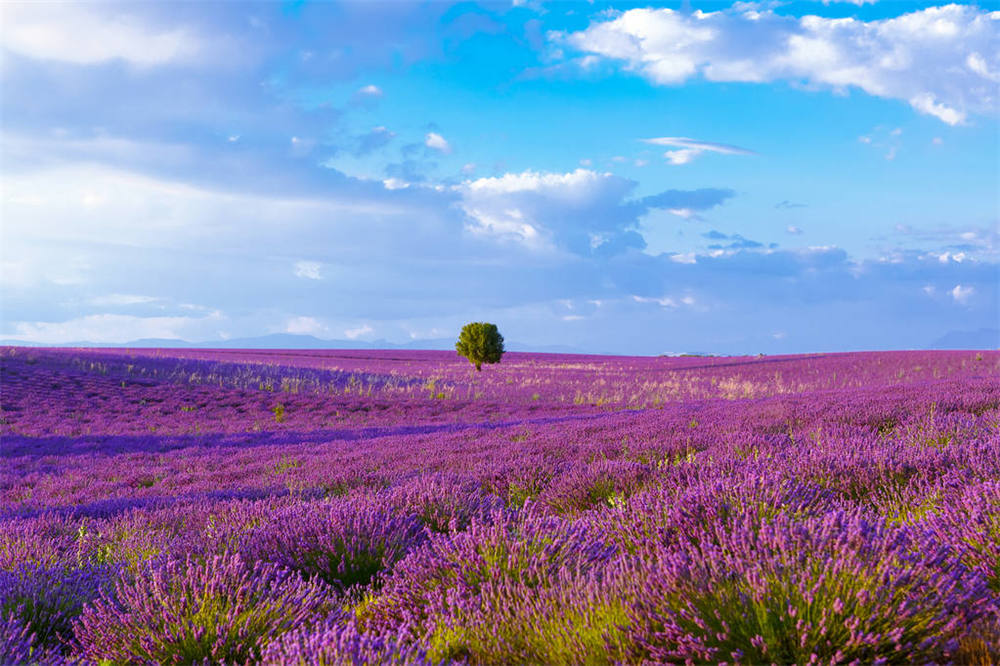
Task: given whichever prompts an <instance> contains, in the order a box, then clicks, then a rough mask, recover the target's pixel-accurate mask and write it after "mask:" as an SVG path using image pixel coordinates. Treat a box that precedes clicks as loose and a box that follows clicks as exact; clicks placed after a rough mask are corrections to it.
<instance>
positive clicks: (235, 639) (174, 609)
mask: <svg viewBox="0 0 1000 666" xmlns="http://www.w3.org/2000/svg"><path fill="white" fill-rule="evenodd" d="M337 608H338V607H337V605H336V603H335V602H334V600H333V598H332V596H331V594H330V590H329V589H328V588H326V587H325V586H324V585H323V584H322V583H320V582H317V581H305V580H303V579H302V578H300V577H299V576H298V575H296V574H295V573H294V572H291V571H289V570H287V569H282V568H280V567H276V566H274V565H269V564H264V563H256V564H251V563H249V562H247V561H246V560H244V559H243V558H242V557H241V556H239V555H238V554H225V555H220V556H216V557H213V558H211V559H209V560H207V561H198V560H194V559H191V558H187V559H184V560H180V559H168V560H166V561H163V562H161V563H159V564H150V565H149V566H148V567H147V569H146V571H144V572H143V574H142V575H140V576H137V577H136V578H134V579H130V578H123V579H120V580H119V581H118V583H117V584H116V585H115V588H114V591H113V593H109V594H104V595H102V596H101V598H100V599H98V600H97V601H95V602H93V603H92V604H90V605H88V606H87V607H86V608H85V610H84V612H83V615H82V616H81V617H80V619H79V621H78V622H77V624H76V639H77V641H78V642H79V646H80V648H79V649H80V652H81V653H82V655H83V656H84V657H85V658H87V659H91V660H95V661H101V660H107V661H109V662H111V663H116V664H117V663H122V664H124V663H135V662H141V663H148V662H153V663H164V664H191V663H200V662H202V661H203V660H209V661H210V662H211V663H234V664H235V663H245V662H247V661H256V660H258V659H259V658H260V654H261V650H262V649H263V648H264V646H265V645H266V644H267V643H268V642H269V641H271V640H273V639H274V638H276V637H277V636H279V635H281V634H282V633H284V632H286V631H289V630H291V629H294V628H296V627H299V626H301V625H304V624H310V623H312V622H315V621H316V620H317V619H318V618H319V617H322V616H325V615H328V614H330V613H334V612H336V609H337Z"/></svg>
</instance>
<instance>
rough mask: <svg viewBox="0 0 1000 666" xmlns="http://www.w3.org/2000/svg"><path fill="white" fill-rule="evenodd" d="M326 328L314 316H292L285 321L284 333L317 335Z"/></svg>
mask: <svg viewBox="0 0 1000 666" xmlns="http://www.w3.org/2000/svg"><path fill="white" fill-rule="evenodd" d="M326 330H327V328H326V326H324V325H323V324H321V323H320V322H319V321H318V320H317V319H316V318H315V317H292V318H291V319H289V320H288V321H287V322H286V323H285V333H293V334H295V335H319V334H320V333H323V332H324V331H326Z"/></svg>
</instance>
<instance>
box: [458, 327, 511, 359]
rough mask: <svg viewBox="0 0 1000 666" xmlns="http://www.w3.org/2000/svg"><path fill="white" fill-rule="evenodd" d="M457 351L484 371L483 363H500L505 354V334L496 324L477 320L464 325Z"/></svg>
mask: <svg viewBox="0 0 1000 666" xmlns="http://www.w3.org/2000/svg"><path fill="white" fill-rule="evenodd" d="M455 351H457V352H458V353H459V354H460V355H461V356H464V357H465V358H467V359H469V361H470V362H471V363H473V364H475V366H476V370H478V371H482V369H483V363H499V362H500V357H501V356H503V336H502V335H500V331H498V330H497V327H496V324H490V323H487V322H484V321H475V322H472V323H469V324H466V325H465V326H463V327H462V332H461V333H460V334H459V336H458V342H456V343H455Z"/></svg>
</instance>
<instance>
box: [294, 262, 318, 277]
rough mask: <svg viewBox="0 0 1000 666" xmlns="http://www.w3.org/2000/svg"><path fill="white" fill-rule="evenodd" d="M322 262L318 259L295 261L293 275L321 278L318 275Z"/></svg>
mask: <svg viewBox="0 0 1000 666" xmlns="http://www.w3.org/2000/svg"><path fill="white" fill-rule="evenodd" d="M321 268H322V264H320V263H319V262H318V261H296V262H295V277H300V278H306V279H308V280H322V279H323V276H322V275H320V269H321Z"/></svg>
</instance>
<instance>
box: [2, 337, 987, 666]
mask: <svg viewBox="0 0 1000 666" xmlns="http://www.w3.org/2000/svg"><path fill="white" fill-rule="evenodd" d="M0 362H2V367H0V370H2V375H0V381H2V404H0V407H2V414H0V417H2V420H0V424H2V425H0V433H2V450H0V460H2V463H3V464H2V466H0V613H2V614H0V664H71V663H72V664H256V663H264V664H281V665H292V664H323V665H333V664H352V665H353V664H372V665H374V664H392V663H415V664H423V663H429V664H512V663H530V664H618V663H625V664H632V663H668V664H674V663H677V664H685V663H691V664H716V663H726V664H769V663H777V664H851V663H854V664H873V663H874V664H896V663H914V662H916V663H961V664H989V663H996V662H997V660H1000V352H995V351H992V352H987V351H983V352H974V351H963V352H891V353H845V354H828V355H811V356H774V357H771V356H768V357H712V358H697V357H688V358H639V357H600V356H570V355H546V354H517V353H508V354H507V355H506V356H505V357H504V359H503V362H502V363H500V364H499V365H495V366H490V367H487V368H485V369H484V371H483V372H481V373H477V372H475V371H474V370H473V369H472V367H471V366H470V364H469V363H468V362H467V361H466V360H465V359H462V358H459V357H457V356H456V355H455V354H454V353H451V352H413V351H406V352H404V351H391V352H390V351H377V352H372V351H294V352H293V351H249V350H248V351H231V350H228V351H222V350H215V351H213V350H138V349H135V350H124V349H109V350H53V349H27V348H13V347H7V348H0Z"/></svg>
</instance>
